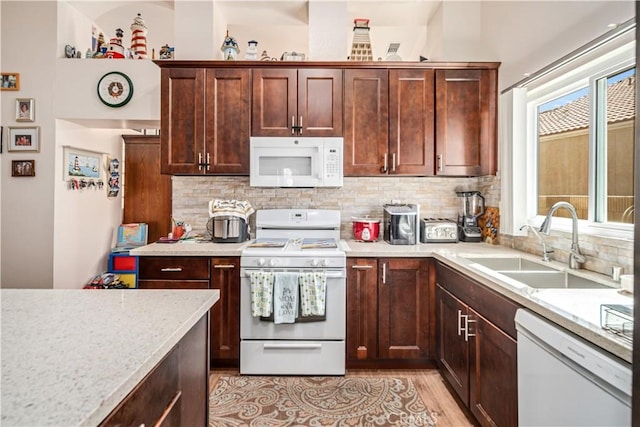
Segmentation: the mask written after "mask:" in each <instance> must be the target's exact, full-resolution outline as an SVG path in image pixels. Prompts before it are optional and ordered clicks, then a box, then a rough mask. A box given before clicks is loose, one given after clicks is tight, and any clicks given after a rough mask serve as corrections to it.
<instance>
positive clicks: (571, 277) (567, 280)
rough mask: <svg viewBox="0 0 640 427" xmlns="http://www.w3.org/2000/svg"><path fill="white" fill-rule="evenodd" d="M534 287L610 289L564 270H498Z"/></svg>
mask: <svg viewBox="0 0 640 427" xmlns="http://www.w3.org/2000/svg"><path fill="white" fill-rule="evenodd" d="M499 273H500V274H502V275H503V276H507V277H510V278H512V279H514V280H517V281H518V282H520V283H524V284H525V285H527V286H529V287H531V288H535V289H610V286H607V285H604V284H602V283H599V282H596V281H595V280H590V279H586V278H584V277H581V276H576V275H575V274H571V273H569V272H566V271H500V272H499Z"/></svg>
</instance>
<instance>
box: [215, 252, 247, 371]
mask: <svg viewBox="0 0 640 427" xmlns="http://www.w3.org/2000/svg"><path fill="white" fill-rule="evenodd" d="M211 289H218V290H219V291H220V300H219V301H218V303H217V304H215V305H214V306H213V308H212V309H211V366H212V367H214V366H215V367H223V366H224V367H238V366H240V365H239V361H240V258H237V257H225V258H212V259H211Z"/></svg>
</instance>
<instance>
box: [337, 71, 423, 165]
mask: <svg viewBox="0 0 640 427" xmlns="http://www.w3.org/2000/svg"><path fill="white" fill-rule="evenodd" d="M433 73H434V72H433V70H432V69H391V70H387V69H348V70H345V79H344V80H345V87H344V117H345V118H344V123H345V124H344V128H345V132H344V144H345V152H344V158H345V164H344V174H345V175H347V176H379V175H433V147H434V145H433V99H434V91H433V85H434V80H433Z"/></svg>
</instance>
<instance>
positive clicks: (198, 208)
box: [172, 176, 633, 275]
mask: <svg viewBox="0 0 640 427" xmlns="http://www.w3.org/2000/svg"><path fill="white" fill-rule="evenodd" d="M172 179H173V216H174V218H176V219H177V220H180V221H185V222H187V223H190V224H191V225H192V226H193V228H194V230H195V231H196V232H199V233H202V234H205V232H206V224H207V221H208V219H209V215H208V213H207V209H208V205H209V201H210V200H212V199H237V200H247V201H249V202H250V203H251V205H252V206H253V207H254V209H256V210H258V209H274V208H305V209H309V208H312V209H337V210H339V211H340V212H341V214H342V225H341V230H340V235H341V237H342V238H343V239H350V238H351V218H352V217H362V216H365V215H369V216H370V217H371V218H377V219H382V205H383V204H385V203H390V202H391V201H392V200H397V201H399V202H401V203H416V204H419V205H420V216H421V217H423V218H424V217H439V218H450V219H456V218H457V215H458V198H457V197H456V194H455V191H456V189H458V188H464V189H465V190H471V189H475V190H479V191H480V192H482V194H483V195H484V197H485V199H486V206H494V207H497V206H498V204H499V200H500V178H499V177H496V176H484V177H475V178H440V177H359V178H351V177H347V178H345V179H344V185H343V187H341V188H308V189H301V188H256V187H250V186H249V178H248V177H245V176H240V177H234V176H174V177H173V178H172ZM249 223H250V226H251V229H252V230H253V229H254V228H255V215H253V216H252V217H251V219H250V221H249ZM498 241H499V244H501V245H503V246H507V247H510V248H514V249H518V250H521V251H524V252H528V253H532V254H536V255H541V254H542V249H541V247H540V243H539V242H538V240H537V238H536V237H535V236H533V235H531V234H530V236H529V237H521V236H511V235H505V234H500V233H499V235H498ZM545 241H546V242H547V245H548V246H549V247H550V248H552V249H553V250H554V253H553V254H552V258H553V259H555V260H558V261H561V262H565V261H566V260H567V259H568V257H569V255H568V254H569V249H570V246H571V235H570V234H567V233H556V232H554V233H552V235H551V236H545ZM580 247H581V249H582V252H583V253H584V255H586V256H587V262H586V263H585V264H584V266H583V267H584V268H585V269H587V270H591V271H596V272H599V273H603V274H607V275H608V274H609V273H610V271H611V267H612V266H614V265H616V266H621V267H623V268H624V272H625V273H626V274H630V273H631V272H632V271H633V241H632V240H619V239H605V238H600V237H594V236H580Z"/></svg>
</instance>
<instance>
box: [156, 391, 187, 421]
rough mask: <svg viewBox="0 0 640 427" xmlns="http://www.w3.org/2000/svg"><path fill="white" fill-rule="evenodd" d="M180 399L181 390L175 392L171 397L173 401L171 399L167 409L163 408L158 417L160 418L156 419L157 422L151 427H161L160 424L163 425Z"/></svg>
mask: <svg viewBox="0 0 640 427" xmlns="http://www.w3.org/2000/svg"><path fill="white" fill-rule="evenodd" d="M180 397H182V390H178V391H177V392H176V394H175V396H173V399H171V402H169V404H168V405H167V407H166V408H164V411H163V412H162V415H160V418H158V421H156V423H155V424H154V425H153V427H160V426H162V424H163V423H164V420H165V419H166V418H167V416H168V415H169V413H170V412H171V410H172V409H173V407H174V406H176V403H178V400H180Z"/></svg>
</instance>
